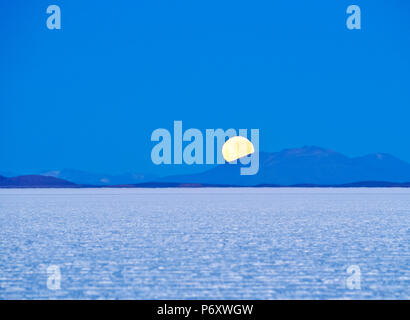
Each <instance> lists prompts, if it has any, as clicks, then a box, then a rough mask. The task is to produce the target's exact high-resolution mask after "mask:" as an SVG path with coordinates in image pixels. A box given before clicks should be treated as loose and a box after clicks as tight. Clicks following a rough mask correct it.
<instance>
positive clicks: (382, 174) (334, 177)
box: [160, 146, 410, 186]
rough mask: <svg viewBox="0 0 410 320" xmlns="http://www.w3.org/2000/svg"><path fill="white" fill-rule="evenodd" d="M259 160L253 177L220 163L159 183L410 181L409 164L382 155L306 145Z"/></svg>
mask: <svg viewBox="0 0 410 320" xmlns="http://www.w3.org/2000/svg"><path fill="white" fill-rule="evenodd" d="M259 158H260V160H259V172H258V173H257V174H256V175H254V176H241V175H240V173H239V169H240V167H241V165H240V164H237V165H231V164H223V165H219V166H217V167H215V168H213V169H211V170H208V171H205V172H202V173H199V174H193V175H177V176H169V177H166V178H163V179H161V180H160V181H161V182H174V183H188V182H189V183H203V184H229V185H242V186H244V185H247V186H255V185H264V184H269V185H281V186H287V185H309V184H312V185H340V184H349V183H354V182H360V181H388V182H395V183H403V182H409V181H410V164H408V163H406V162H404V161H402V160H399V159H397V158H395V157H393V156H391V155H388V154H383V153H377V154H370V155H366V156H363V157H356V158H351V157H347V156H345V155H343V154H341V153H338V152H336V151H333V150H330V149H324V148H320V147H315V146H305V147H302V148H297V149H285V150H283V151H280V152H274V153H268V152H260V154H259Z"/></svg>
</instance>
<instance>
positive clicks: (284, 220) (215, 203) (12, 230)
mask: <svg viewBox="0 0 410 320" xmlns="http://www.w3.org/2000/svg"><path fill="white" fill-rule="evenodd" d="M352 265H356V266H358V267H359V268H360V289H352V286H351V285H349V282H348V279H349V277H350V276H351V275H350V274H349V273H347V272H346V270H347V269H348V267H349V266H352ZM49 266H57V267H58V268H59V270H60V272H61V282H60V289H57V290H52V289H55V288H56V287H53V286H51V287H50V286H49V287H50V288H51V289H49V288H48V286H47V281H48V277H49V276H50V275H49V274H47V268H48V267H49ZM355 275H356V276H359V274H358V273H356V274H355ZM356 280H357V279H356ZM49 281H50V279H49ZM357 283H358V282H355V284H356V286H357ZM54 285H55V282H54ZM0 298H1V299H38V298H41V299H356V298H359V299H376V298H381V299H409V298H410V189H268V188H266V189H265V188H263V189H247V188H240V189H216V188H215V189H214V188H212V189H20V190H19V189H2V190H0Z"/></svg>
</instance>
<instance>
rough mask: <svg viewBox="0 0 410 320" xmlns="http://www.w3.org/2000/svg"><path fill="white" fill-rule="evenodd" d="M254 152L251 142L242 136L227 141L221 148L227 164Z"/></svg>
mask: <svg viewBox="0 0 410 320" xmlns="http://www.w3.org/2000/svg"><path fill="white" fill-rule="evenodd" d="M254 152H255V148H254V147H253V144H252V142H250V141H249V140H248V139H246V138H245V137H242V136H236V137H232V138H230V139H228V141H226V142H225V144H224V145H223V146H222V155H223V157H224V159H225V160H226V161H228V162H231V161H235V160H237V159H239V158H242V157H245V156H247V155H249V154H251V153H254Z"/></svg>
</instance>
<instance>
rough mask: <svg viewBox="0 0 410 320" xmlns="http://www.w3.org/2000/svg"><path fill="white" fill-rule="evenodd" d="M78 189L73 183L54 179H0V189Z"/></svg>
mask: <svg viewBox="0 0 410 320" xmlns="http://www.w3.org/2000/svg"><path fill="white" fill-rule="evenodd" d="M13 187H14V188H76V187H77V188H78V187H81V186H79V185H77V184H75V183H73V182H69V181H66V180H63V179H58V178H54V177H44V176H40V175H25V176H17V177H12V178H5V177H0V188H13Z"/></svg>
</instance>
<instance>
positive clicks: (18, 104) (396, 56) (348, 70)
mask: <svg viewBox="0 0 410 320" xmlns="http://www.w3.org/2000/svg"><path fill="white" fill-rule="evenodd" d="M51 4H57V5H59V6H60V7H61V17H62V29H61V30H48V29H47V28H46V19H47V17H48V15H47V13H46V8H47V6H48V5H51ZM350 4H357V5H360V7H361V10H362V30H360V31H357V30H355V31H350V30H348V29H347V28H346V18H347V14H346V8H347V7H348V5H350ZM0 38H1V48H0V171H2V172H4V171H6V172H16V173H29V172H41V171H43V170H51V169H62V168H74V169H80V170H87V171H92V172H103V173H120V172H126V171H134V172H148V171H153V170H154V168H153V165H152V163H151V159H150V152H151V148H152V147H153V145H154V144H153V143H152V142H151V141H150V136H151V133H152V131H153V130H155V129H156V128H161V127H162V128H167V129H170V130H171V129H172V125H173V121H174V120H182V121H183V124H184V128H185V129H187V128H189V127H195V128H198V129H201V130H205V129H206V128H223V129H228V128H236V129H239V128H248V129H251V128H259V129H260V150H263V151H278V150H280V149H283V148H292V147H301V146H303V145H318V146H323V147H327V148H331V149H334V150H336V151H340V152H343V153H345V154H347V155H350V156H356V155H363V154H367V153H373V152H386V153H391V154H393V155H395V156H397V157H399V158H401V159H403V160H406V161H409V162H410V128H409V127H410V126H409V122H410V2H409V1H407V0H383V1H382V0H368V1H364V0H363V1H362V0H360V1H356V0H355V1H353V0H350V1H344V0H334V1H329V0H323V1H304V0H300V1H294V0H286V1H271V0H270V1H238V0H235V1H223V0H218V1H214V0H207V1H192V0H189V1H188V0H187V1H180V0H176V1H162V0H156V1H148V0H146V1H121V0H117V1H80V0H67V1H63V0H48V1H43V0H36V1H25V0H13V1H1V2H0ZM201 169H202V170H203V169H204V168H203V167H202V168H201ZM163 170H168V171H167V172H166V173H174V172H181V171H183V170H186V169H185V168H172V167H167V168H165V169H163ZM175 170H176V171H175ZM178 170H179V171H178ZM161 173H162V174H164V171H162V172H161Z"/></svg>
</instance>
